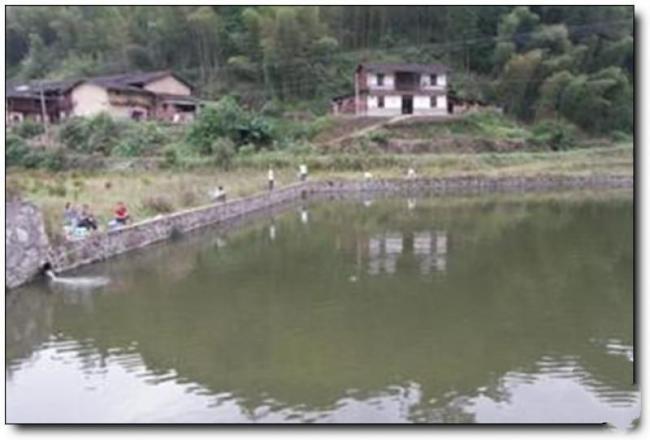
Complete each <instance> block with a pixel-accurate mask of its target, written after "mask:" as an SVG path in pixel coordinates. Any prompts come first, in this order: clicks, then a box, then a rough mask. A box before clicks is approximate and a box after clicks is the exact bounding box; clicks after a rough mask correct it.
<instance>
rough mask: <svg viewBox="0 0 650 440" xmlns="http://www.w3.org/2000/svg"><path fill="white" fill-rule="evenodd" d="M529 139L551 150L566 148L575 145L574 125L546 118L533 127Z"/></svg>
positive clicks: (534, 143) (575, 131)
mask: <svg viewBox="0 0 650 440" xmlns="http://www.w3.org/2000/svg"><path fill="white" fill-rule="evenodd" d="M529 141H530V142H531V143H532V144H533V145H538V146H547V147H548V148H550V149H551V150H553V151H559V150H566V149H569V148H573V147H574V146H575V143H576V141H577V130H576V128H575V126H574V125H572V124H570V123H568V122H565V121H562V120H546V121H542V122H540V123H538V124H536V125H535V126H534V127H533V129H532V135H531V136H530V138H529Z"/></svg>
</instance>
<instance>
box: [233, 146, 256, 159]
mask: <svg viewBox="0 0 650 440" xmlns="http://www.w3.org/2000/svg"><path fill="white" fill-rule="evenodd" d="M255 152H257V147H255V145H253V144H246V145H242V146H241V147H239V151H238V152H237V153H238V154H239V155H241V156H250V155H251V154H255Z"/></svg>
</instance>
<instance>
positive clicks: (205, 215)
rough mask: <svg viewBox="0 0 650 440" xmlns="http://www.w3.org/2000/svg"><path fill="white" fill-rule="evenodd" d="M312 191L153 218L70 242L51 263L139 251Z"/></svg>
mask: <svg viewBox="0 0 650 440" xmlns="http://www.w3.org/2000/svg"><path fill="white" fill-rule="evenodd" d="M309 191H310V186H309V184H307V183H301V184H295V185H291V186H287V187H284V188H279V189H277V190H275V191H272V192H265V193H262V194H257V195H254V196H251V197H244V198H241V199H236V200H232V201H229V202H226V203H216V204H210V205H206V206H201V207H198V208H192V209H188V210H184V211H179V212H176V213H173V214H169V215H165V216H160V217H154V218H152V219H149V220H145V221H142V222H139V223H136V224H133V225H129V226H126V227H123V228H119V229H115V230H112V231H107V232H104V233H99V234H95V235H91V236H89V237H88V238H85V239H83V240H77V241H68V242H65V243H63V244H61V245H59V246H56V247H52V248H51V249H50V251H49V255H48V260H49V261H50V263H51V264H52V268H53V269H54V270H55V271H56V272H61V271H65V270H69V269H73V268H75V267H77V266H81V265H84V264H88V263H93V262H95V261H100V260H104V259H106V258H110V257H113V256H115V255H119V254H122V253H124V252H128V251H130V250H133V249H139V248H142V247H145V246H148V245H150V244H153V243H156V242H159V241H162V240H166V239H169V238H171V237H172V236H173V235H174V234H177V233H185V232H189V231H191V230H194V229H197V228H200V227H203V226H207V225H211V224H219V223H221V222H226V221H230V220H233V219H236V218H238V217H241V216H243V215H247V214H250V213H253V212H256V211H259V210H262V209H266V208H269V207H271V206H275V205H278V204H281V203H286V202H289V201H292V200H295V199H297V198H299V197H301V195H302V194H303V193H305V195H306V193H307V192H309Z"/></svg>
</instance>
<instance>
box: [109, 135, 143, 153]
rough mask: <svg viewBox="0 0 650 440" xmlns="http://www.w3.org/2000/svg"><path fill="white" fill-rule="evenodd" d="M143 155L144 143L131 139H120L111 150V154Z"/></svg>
mask: <svg viewBox="0 0 650 440" xmlns="http://www.w3.org/2000/svg"><path fill="white" fill-rule="evenodd" d="M140 155H142V144H139V143H137V142H134V141H133V140H131V139H124V140H122V141H120V142H119V143H118V144H117V145H116V146H114V147H113V149H112V150H111V156H121V157H136V156H140Z"/></svg>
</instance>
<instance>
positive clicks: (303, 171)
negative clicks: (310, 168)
mask: <svg viewBox="0 0 650 440" xmlns="http://www.w3.org/2000/svg"><path fill="white" fill-rule="evenodd" d="M298 174H299V175H300V181H301V182H304V181H305V180H307V165H305V164H304V163H303V164H301V165H300V167H299V172H298Z"/></svg>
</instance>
